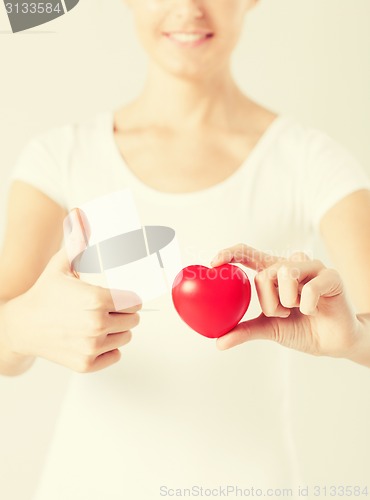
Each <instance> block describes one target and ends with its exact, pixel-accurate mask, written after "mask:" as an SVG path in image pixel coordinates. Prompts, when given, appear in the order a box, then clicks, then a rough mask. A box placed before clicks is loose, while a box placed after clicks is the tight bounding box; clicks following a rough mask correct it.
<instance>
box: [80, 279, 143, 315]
mask: <svg viewBox="0 0 370 500" xmlns="http://www.w3.org/2000/svg"><path fill="white" fill-rule="evenodd" d="M81 284H82V283H81ZM83 286H84V287H88V288H89V289H90V290H89V293H86V294H85V295H86V301H85V304H84V308H85V310H86V311H100V312H101V311H106V312H126V313H133V312H136V311H139V310H140V309H141V308H142V305H143V302H142V300H141V297H140V296H139V295H137V293H135V292H133V291H131V290H116V289H111V288H104V287H102V286H97V285H91V284H90V283H85V282H84V283H83Z"/></svg>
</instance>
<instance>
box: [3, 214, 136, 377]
mask: <svg viewBox="0 0 370 500" xmlns="http://www.w3.org/2000/svg"><path fill="white" fill-rule="evenodd" d="M64 233H65V245H64V247H63V248H61V249H60V250H59V252H57V253H56V254H55V255H54V256H53V257H52V258H51V259H50V261H49V263H48V265H47V266H46V267H45V269H44V271H43V272H42V274H41V275H40V276H39V278H38V280H37V281H36V282H35V284H34V285H33V286H32V287H31V288H30V289H29V290H28V291H27V292H26V293H24V294H23V295H20V296H18V297H16V298H15V299H14V300H12V301H10V302H9V303H8V304H7V307H6V325H7V330H8V331H9V332H11V335H9V337H11V342H12V349H13V352H15V353H19V354H21V355H25V356H34V357H43V358H45V359H48V360H49V361H52V362H54V363H57V364H60V365H63V366H65V367H66V368H69V369H71V370H73V371H77V372H80V373H86V372H93V371H97V370H101V369H103V368H106V367H108V366H110V365H112V364H113V363H116V362H118V361H119V360H120V358H121V352H120V350H119V348H120V347H122V346H124V345H125V344H127V343H128V342H130V340H131V338H132V331H131V329H133V328H134V327H135V326H137V325H138V323H139V320H140V317H139V314H138V312H137V311H139V310H140V309H141V306H142V302H141V299H140V297H139V296H138V295H137V294H135V293H134V292H132V291H129V290H115V294H116V296H115V297H116V298H117V297H118V294H120V301H119V302H120V303H122V304H124V307H123V308H122V310H120V311H118V312H117V311H116V309H115V307H114V302H113V299H112V295H111V292H110V290H109V289H106V288H103V287H100V286H95V285H91V284H89V283H85V282H83V281H81V280H80V279H79V277H78V273H76V272H75V271H74V270H73V259H74V258H75V257H76V256H77V255H79V254H80V253H81V252H83V251H84V249H85V248H86V246H87V244H88V239H89V236H90V230H89V224H88V221H87V218H86V216H85V215H84V213H83V212H82V210H80V209H74V210H72V211H71V212H70V213H69V215H68V216H67V218H66V219H65V220H64ZM20 312H21V314H20Z"/></svg>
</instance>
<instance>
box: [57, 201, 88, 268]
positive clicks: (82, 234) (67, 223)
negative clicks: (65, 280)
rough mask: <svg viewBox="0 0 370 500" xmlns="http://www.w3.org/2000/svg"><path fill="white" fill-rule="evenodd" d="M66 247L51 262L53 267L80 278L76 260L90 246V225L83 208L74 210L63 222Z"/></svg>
mask: <svg viewBox="0 0 370 500" xmlns="http://www.w3.org/2000/svg"><path fill="white" fill-rule="evenodd" d="M63 232H64V246H63V248H61V249H60V250H59V252H58V253H56V254H55V256H54V257H53V259H52V261H51V262H50V265H51V267H53V268H55V269H58V270H60V271H63V272H65V273H67V274H72V275H73V276H76V277H77V278H79V275H78V273H77V272H76V271H75V270H74V268H73V261H74V259H75V258H76V257H77V256H78V255H80V254H81V253H82V252H83V251H84V250H85V249H86V248H87V246H88V244H89V238H90V234H91V231H90V224H89V221H88V218H87V216H86V214H85V213H84V211H83V210H81V208H73V209H72V210H71V211H70V212H69V214H68V215H67V217H65V219H64V221H63Z"/></svg>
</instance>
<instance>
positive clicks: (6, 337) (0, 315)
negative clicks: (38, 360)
mask: <svg viewBox="0 0 370 500" xmlns="http://www.w3.org/2000/svg"><path fill="white" fill-rule="evenodd" d="M18 299H19V297H16V298H14V299H11V300H9V301H6V302H2V303H1V304H0V367H1V373H3V374H5V375H18V374H21V373H23V372H25V371H26V370H27V369H28V368H30V366H31V365H32V364H33V362H34V360H35V357H34V356H32V355H30V354H28V353H26V352H23V350H22V349H21V342H20V341H18V340H17V332H16V328H15V326H14V325H13V323H12V317H13V316H14V314H15V313H16V315H17V317H18V316H19V310H17V311H14V310H13V305H14V302H17V304H18V302H19V301H18Z"/></svg>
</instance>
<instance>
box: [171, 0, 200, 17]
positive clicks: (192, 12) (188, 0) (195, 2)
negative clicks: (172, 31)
mask: <svg viewBox="0 0 370 500" xmlns="http://www.w3.org/2000/svg"><path fill="white" fill-rule="evenodd" d="M176 14H177V17H186V16H191V17H193V18H196V19H201V18H202V17H204V11H203V8H202V7H201V5H199V0H180V1H179V2H178V5H177V10H176Z"/></svg>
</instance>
